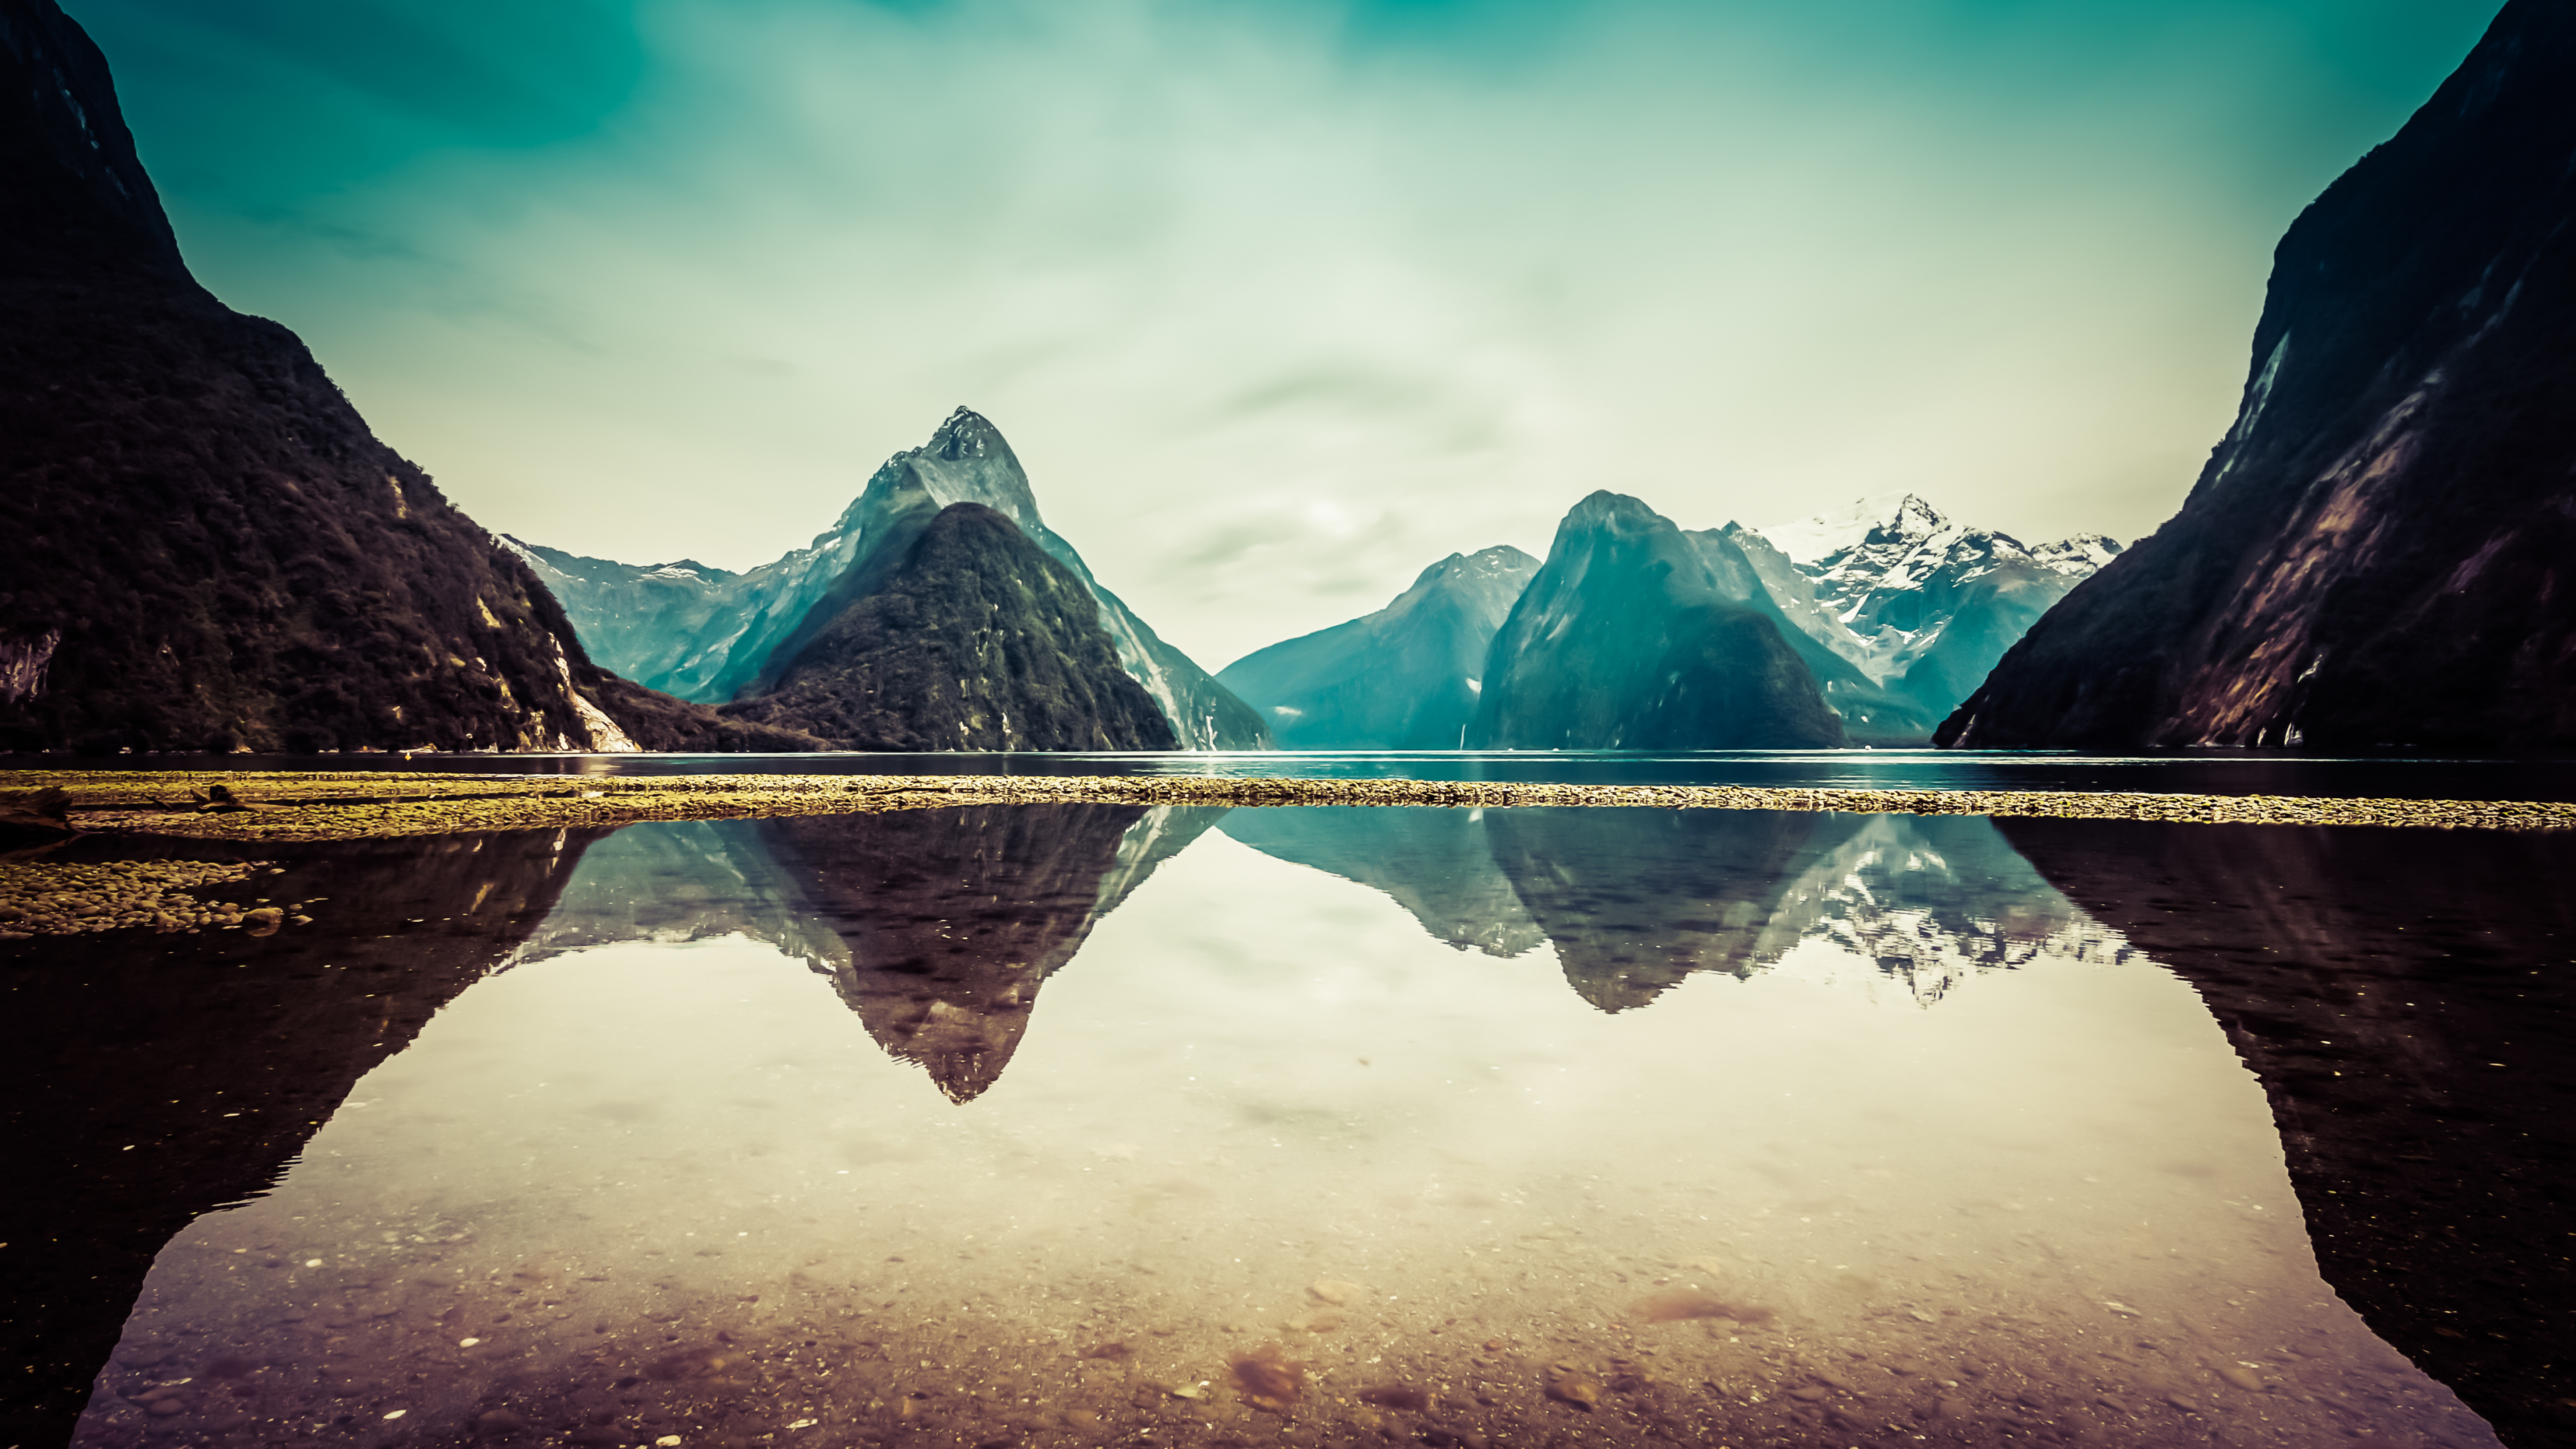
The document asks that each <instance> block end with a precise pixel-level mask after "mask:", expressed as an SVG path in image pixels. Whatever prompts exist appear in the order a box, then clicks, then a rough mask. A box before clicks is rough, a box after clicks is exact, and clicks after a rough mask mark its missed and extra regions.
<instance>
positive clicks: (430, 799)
mask: <svg viewBox="0 0 2576 1449" xmlns="http://www.w3.org/2000/svg"><path fill="white" fill-rule="evenodd" d="M218 787H220V790H221V791H223V792H228V793H229V795H230V797H231V800H230V802H226V801H225V800H224V799H223V798H222V797H221V796H220V795H218V793H217V792H218ZM389 787H390V788H389ZM54 790H59V791H61V792H62V794H61V796H60V797H50V798H49V801H48V803H46V804H44V805H38V804H36V803H35V797H36V796H37V795H38V794H39V793H40V792H49V791H54ZM210 796H212V797H216V798H214V799H212V800H211V801H210V799H209V797H210ZM1060 804H1099V805H1139V806H1157V805H1183V806H1227V807H1251V808H1275V807H1297V806H1335V805H1338V806H1352V805H1357V806H1395V807H1402V806H1415V807H1430V808H1446V809H1511V808H1532V807H1554V808H1567V807H1575V808H1620V809H1665V810H1779V811H1798V812H1837V813H1852V814H1906V815H1984V816H1989V817H2001V818H2049V819H2064V820H2145V821H2161V822H2173V823H2190V824H2211V825H2333V826H2382V827H2406V828H2418V829H2450V830H2512V831H2520V830H2565V829H2576V802H2555V801H2489V800H2391V799H2361V798H2339V797H2320V796H2289V795H2191V794H2162V793H2154V792H2146V791H2135V792H2112V791H2076V790H1869V789H1783V788H1775V787H1760V786H1736V785H1568V784H1532V783H1517V782H1499V781H1448V780H1383V779H1370V780H1332V779H1297V778H1277V777H1269V778H1263V777H1251V778H1239V777H1223V776H1190V775H824V776H817V775H658V776H562V775H439V776H435V777H420V776H395V777H388V776H386V775H385V774H383V773H378V772H349V773H334V774H320V773H301V772H292V771H172V772H167V773H152V772H129V771H69V770H63V771H53V770H43V771H39V770H27V771H6V772H0V818H9V819H15V820H18V821H21V822H25V823H33V812H37V811H41V812H43V814H44V815H46V816H48V817H51V818H54V819H59V820H60V821H61V822H62V823H64V824H67V825H68V826H69V827H70V828H71V829H72V830H74V831H78V832H83V833H89V834H99V835H143V836H157V837H181V838H191V839H202V840H230V841H250V842H258V841H325V840H367V839H381V838H387V837H395V836H411V835H448V834H456V833H460V832H465V831H486V830H546V829H576V828H600V827H615V826H620V825H631V824H639V823H642V822H646V821H656V820H730V819H757V818H763V817H776V816H793V815H843V814H864V813H875V812H880V811H889V810H924V809H936V808H939V807H943V806H963V805H1060ZM57 811H59V814H56V812H57Z"/></svg>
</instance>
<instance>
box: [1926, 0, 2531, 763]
mask: <svg viewBox="0 0 2576 1449" xmlns="http://www.w3.org/2000/svg"><path fill="white" fill-rule="evenodd" d="M2570 76H2576V8H2571V7H2570V6H2568V5H2565V4H2563V3H2555V0H2511V3H2509V4H2507V5H2505V6H2504V8H2503V9H2502V11H2500V12H2499V13H2498V14H2497V15H2496V18H2495V20H2494V22H2493V23H2492V24H2491V25H2490V26H2489V27H2488V30H2487V33H2486V35H2485V37H2484V38H2483V39H2481V40H2480V41H2479V42H2478V44H2477V46H2476V48H2475V49H2473V50H2472V51H2471V52H2470V53H2469V56H2468V59H2467V60H2465V61H2464V62H2462V63H2461V65H2460V68H2459V70H2458V71H2457V72H2455V73H2454V74H2453V75H2452V76H2451V77H2450V79H2448V80H2447V81H2444V82H2443V84H2442V86H2441V89H2439V90H2438V91H2436V92H2435V93H2434V95H2433V98H2432V99H2431V100H2430V101H2428V102H2426V103H2425V105H2424V107H2423V108H2422V109H2421V110H2419V111H2417V112H2416V113H2415V115H2414V117H2413V118H2412V119H2411V120H2409V121H2408V122H2407V123H2406V125H2405V126H2404V127H2403V128H2402V129H2400V130H2399V131H2398V133H2397V135H2396V136H2395V137H2394V138H2393V139H2391V140H2390V141H2388V142H2387V143H2386V144H2384V145H2381V146H2378V147H2376V148H2374V149H2373V150H2372V151H2371V152H2370V154H2369V155H2367V156H2364V157H2363V158H2362V159H2361V160H2360V161H2359V162H2357V163H2355V164H2354V166H2353V167H2352V169H2351V170H2349V171H2347V172H2345V173H2344V174H2343V176H2342V177H2341V178H2340V179H2338V180H2337V181H2336V182H2335V183H2334V184H2333V185H2332V186H2330V187H2328V188H2327V189H2326V192H2325V194H2324V195H2322V196H2320V197H2318V198H2317V200H2316V201H2315V203H2314V204H2312V205H2311V206H2309V207H2308V209H2307V210H2306V211H2305V212H2303V213H2302V214H2301V215H2300V216H2299V218H2298V220H2297V221H2296V222H2294V223H2293V224H2292V225H2291V227H2290V229H2289V233H2288V234H2287V235H2286V236H2284V237H2283V238H2282V239H2281V244H2280V247H2279V249H2278V251H2277V252H2276V253H2275V256H2274V263H2273V269H2272V280H2271V287H2270V291H2269V294H2268V295H2267V296H2266V297H2265V299H2264V304H2263V316H2262V319H2261V321H2259V322H2258V323H2257V324H2256V325H2255V328H2254V345H2253V351H2252V358H2251V360H2250V365H2249V368H2248V374H2247V378H2246V383H2245V391H2244V397H2243V401H2242V403H2241V404H2240V406H2239V407H2238V410H2237V417H2236V422H2235V425H2234V426H2233V427H2231V428H2230V429H2229V430H2228V432H2227V435H2226V437H2224V438H2223V439H2221V440H2220V441H2219V444H2218V447H2217V448H2216V449H2215V450H2214V451H2213V452H2212V453H2211V454H2210V457H2209V462H2208V464H2207V466H2206V467H2204V468H2203V469H2202V470H2201V473H2200V479H2199V481H2198V482H2197V483H2196V484H2194V485H2193V487H2192V491H2191V494H2190V496H2189V497H2188V498H2187V499H2185V500H2184V502H2183V506H2182V510H2181V511H2180V512H2179V513H2177V514H2175V515H2174V517H2173V518H2172V520H2171V521H2169V522H2167V523H2166V524H2165V526H2164V527H2162V528H2161V529H2158V530H2157V531H2156V533H2155V535H2154V536H2153V537H2151V538H2148V539H2146V540H2144V541H2142V542H2140V543H2139V544H2138V546H2137V547H2136V548H2134V549H2132V550H2130V551H2129V552H2128V553H2127V554H2125V555H2123V556H2122V557H2120V558H2118V559H2115V560H2113V561H2112V562H2111V563H2110V565H2109V566H2107V567H2105V568H2104V569H2103V570H2102V571H2101V572H2100V573H2099V574H2097V575H2095V576H2094V577H2093V578H2092V579H2091V580H2089V581H2087V582H2086V583H2085V584H2083V585H2082V586H2080V587H2079V588H2077V589H2076V590H2075V591H2074V592H2073V593H2071V594H2069V595H2068V596H2067V598H2066V600H2065V602H2064V603H2063V604H2061V605H2059V606H2058V607H2057V608H2056V609H2054V610H2052V611H2050V613H2049V615H2048V617H2047V618H2045V619H2043V620H2041V621H2040V623H2039V624H2038V626H2037V627H2035V628H2033V629H2032V630H2031V631H2030V633H2029V634H2028V635H2027V636H2026V637H2025V638H2024V639H2023V640H2022V641H2021V642H2020V643H2019V644H2018V645H2017V646H2015V647H2014V648H2013V649H2012V650H2011V651H2010V652H2009V653H2007V654H2006V655H2005V656H2004V657H2003V659H2002V661H2001V662H2000V663H1999V664H1998V665H1997V667H1996V668H1995V670H1994V671H1993V673H1992V675H1991V677H1989V678H1988V679H1987V680H1986V681H1985V682H1984V684H1983V685H1982V687H1980V688H1978V689H1977V690H1976V691H1975V692H1974V693H1973V694H1972V695H1971V696H1970V697H1969V698H1968V699H1967V700H1966V701H1964V702H1963V703H1962V704H1961V706H1960V707H1959V710H1958V712H1957V713H1956V715H1955V716H1954V717H1953V718H1951V719H1950V720H1949V721H1948V722H1947V723H1945V724H1944V725H1943V726H1942V728H1941V734H1940V740H1941V743H1943V744H1947V745H1954V746H1970V747H1980V748H2022V747H2030V746H2056V747H2069V748H2084V749H2133V748H2138V747H2142V746H2145V747H2173V746H2193V745H2220V746H2254V747H2262V746H2275V747H2277V746H2285V745H2286V746H2304V747H2305V748H2308V749H2321V750H2367V749H2378V748H2386V747H2401V748H2402V747H2416V748H2425V749H2431V748H2440V749H2495V748H2559V749H2564V748H2567V747H2570V746H2576V353H2571V352H2570V350H2569V347H2568V339H2569V338H2570V337H2576V168H2571V166H2570V165H2569V160H2568V158H2569V157H2570V156H2572V155H2576V104H2570V103H2569V100H2568V96H2569V94H2570V86H2569V77H2570Z"/></svg>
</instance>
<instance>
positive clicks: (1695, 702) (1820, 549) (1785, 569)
mask: <svg viewBox="0 0 2576 1449" xmlns="http://www.w3.org/2000/svg"><path fill="white" fill-rule="evenodd" d="M2119 552H2120V545H2119V544H2117V543H2115V542H2113V541H2111V540H2110V539H2108V538H2105V537H2103V536H2101V535H2100V534H2082V535H2078V536H2076V537H2073V538H2069V539H2063V540H2059V541H2057V542H2054V543H2047V544H2042V545H2039V546H2037V547H2035V548H2031V547H2024V546H2023V545H2022V544H2021V543H2019V542H2018V541H2016V540H2014V539H2012V538H2010V537H2008V536H2006V535H2004V534H2000V533H1996V532H1994V531H1993V530H1991V529H1981V528H1971V527H1967V526H1965V525H1961V524H1955V523H1952V522H1950V521H1949V520H1948V519H1945V518H1944V517H1942V516H1941V514H1940V513H1939V512H1938V511H1937V510H1935V509H1934V508H1933V507H1932V506H1931V505H1930V504H1928V503H1926V502H1924V501H1923V500H1922V499H1921V498H1918V497H1916V496H1914V495H1912V494H1905V493H1892V494H1887V495H1883V496H1880V497H1877V498H1870V499H1863V500H1861V501H1860V502H1858V503H1856V504H1853V505H1852V506H1850V507H1848V508H1845V509H1842V510H1839V511H1837V512H1834V513H1829V514H1824V515H1820V516H1818V517H1816V518H1812V519H1809V520H1807V521H1805V522H1802V523H1798V524H1792V525H1789V526H1786V527H1782V528H1775V529H1771V530H1768V531H1764V530H1757V529H1752V528H1747V527H1745V526H1744V525H1742V524H1736V523H1730V524H1728V525H1726V526H1725V527H1724V528H1720V529H1709V530H1705V531H1702V532H1696V533H1693V532H1686V531H1684V530H1682V529H1680V528H1679V527H1677V526H1675V525H1674V524H1673V523H1672V522H1670V521H1669V520H1667V519H1665V518H1664V517H1662V516H1661V515H1660V514H1657V513H1656V512H1655V511H1654V510H1653V509H1651V508H1649V507H1647V506H1646V505H1645V504H1644V503H1642V502H1640V501H1639V500H1637V499H1634V498H1628V497H1625V496H1624V495H1620V494H1615V493H1596V494H1594V495H1592V496H1591V497H1590V498H1587V499H1585V500H1584V501H1583V502H1582V503H1580V504H1578V505H1576V507H1575V509H1574V511H1573V512H1571V513H1569V514H1568V515H1567V516H1566V519H1565V521H1564V523H1563V524H1562V525H1561V526H1560V527H1559V529H1558V531H1557V536H1556V541H1555V543H1554V545H1553V546H1552V547H1551V548H1550V550H1549V554H1548V558H1547V560H1546V562H1545V563H1544V564H1542V563H1541V562H1540V561H1538V560H1535V559H1532V558H1531V557H1530V556H1529V555H1527V554H1525V553H1522V552H1521V551H1520V550H1518V549H1514V548H1510V547H1508V546H1497V547H1495V548H1490V549H1486V550H1484V551H1483V552H1481V553H1477V554H1473V555H1461V554H1452V555H1450V556H1449V557H1448V558H1446V559H1443V560H1441V561H1440V562H1439V563H1436V564H1433V565H1432V566H1431V567H1430V568H1428V569H1425V570H1424V571H1423V573H1422V575H1421V576H1420V577H1419V578H1417V579H1415V580H1414V582H1413V585H1412V587H1411V588H1408V589H1407V590H1405V592H1404V593H1403V594H1402V595H1400V596H1398V597H1397V598H1396V600H1395V601H1394V602H1393V603H1391V604H1389V605H1388V606H1387V607H1386V608H1384V609H1381V610H1379V611H1377V612H1376V613H1373V614H1369V615H1366V616H1363V617H1361V618H1358V619H1354V620H1351V621H1349V622H1348V623H1344V624H1337V625H1335V626H1333V627H1332V628H1330V629H1325V630H1321V631H1319V632H1317V633H1314V634H1308V635H1305V636H1303V637H1301V638H1297V639H1291V640H1287V641H1285V642H1283V643H1279V644H1274V645H1271V646H1270V647H1268V648H1266V649H1262V650H1258V651H1256V652H1254V653H1252V654H1249V655H1246V656H1245V657H1244V658H1242V659H1239V660H1237V661H1235V662H1234V663H1233V664H1230V665H1228V666H1226V668H1225V669H1224V670H1222V671H1221V672H1220V673H1219V674H1218V676H1217V678H1218V681H1219V682H1220V683H1222V684H1224V685H1225V686H1227V687H1228V688H1230V689H1232V690H1233V691H1234V692H1235V693H1236V694H1238V695H1240V696H1242V697H1243V698H1244V699H1245V700H1246V701H1247V702H1249V703H1251V704H1253V705H1254V706H1255V707H1257V708H1259V709H1260V710H1261V711H1262V712H1263V713H1264V714H1266V715H1268V716H1269V717H1270V719H1271V722H1272V727H1273V728H1274V729H1275V730H1277V731H1278V734H1279V739H1280V743H1281V744H1282V745H1283V746H1284V747H1286V748H1290V749H1450V748H1458V747H1461V746H1468V747H1479V748H1486V747H1490V748H1517V749H1543V748H1603V749H1617V748H1635V749H1731V748H1779V747H1799V746H1810V747H1812V746H1824V745H1835V744H1841V743H1845V742H1852V743H1864V744H1898V743H1919V742H1922V741H1924V740H1927V739H1928V738H1929V737H1930V735H1931V733H1932V730H1933V727H1934V726H1935V725H1937V724H1938V723H1939V722H1940V721H1941V719H1942V718H1943V717H1944V716H1946V715H1947V714H1949V713H1950V711H1951V710H1952V709H1954V708H1955V707H1956V706H1957V705H1958V703H1959V701H1960V700H1961V699H1964V698H1965V697H1966V696H1967V694H1968V692H1969V691H1970V690H1971V689H1974V688H1975V687H1976V685H1977V684H1978V682H1979V681H1981V680H1982V679H1984V677H1985V673H1986V670H1987V669H1988V668H1989V667H1991V666H1992V665H1993V663H1994V661H1995V660H1996V659H1997V658H1999V657H2000V656H2001V655H2002V654H2003V652H2004V650H2005V649H2006V648H2008V647H2009V646H2010V645H2011V644H2012V643H2013V641H2014V640H2016V639H2018V638H2020V637H2021V635H2022V633H2023V632H2024V631H2025V630H2027V629H2028V628H2029V627H2030V626H2031V624H2032V622H2033V621H2035V620H2036V619H2038V617H2039V616H2040V615H2041V614H2042V613H2044V612H2045V611H2046V610H2047V609H2048V607H2049V606H2050V605H2051V604H2053V603H2055V602H2056V601H2057V600H2058V599H2059V598H2061V597H2063V596H2064V595H2065V593H2066V592H2067V591H2068V590H2069V589H2071V588H2073V587H2074V586H2075V585H2076V584H2077V583H2079V582H2081V581H2082V580H2083V579H2085V578H2086V577H2089V576H2090V575H2091V574H2092V572H2093V571H2094V570H2095V569H2098V568H2100V567H2101V566H2102V564H2103V563H2105V562H2107V561H2108V560H2109V559H2111V558H2113V557H2114V556H2116V555H2117V554H2118V553H2119Z"/></svg>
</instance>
